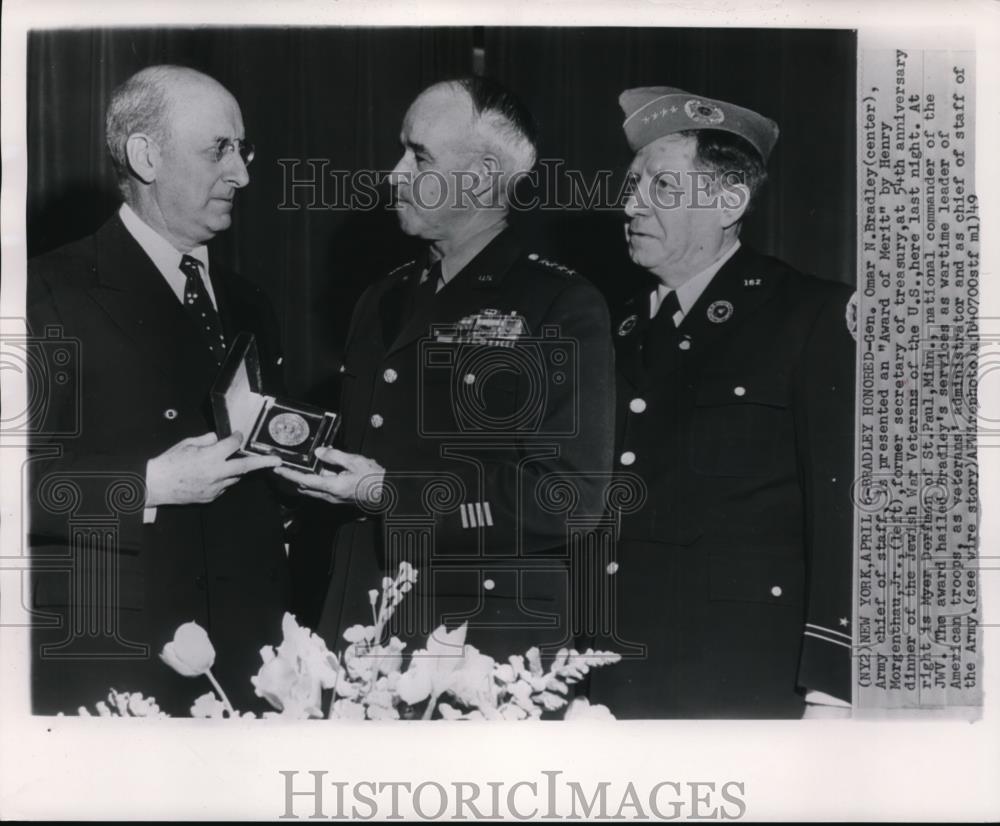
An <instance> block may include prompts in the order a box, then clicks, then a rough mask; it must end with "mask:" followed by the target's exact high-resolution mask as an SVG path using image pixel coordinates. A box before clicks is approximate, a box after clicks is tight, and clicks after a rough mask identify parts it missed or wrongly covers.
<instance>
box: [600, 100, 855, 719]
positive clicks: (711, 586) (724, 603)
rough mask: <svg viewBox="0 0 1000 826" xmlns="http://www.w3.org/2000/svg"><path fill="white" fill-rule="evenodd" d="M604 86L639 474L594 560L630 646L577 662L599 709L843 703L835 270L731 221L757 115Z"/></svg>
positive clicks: (839, 342) (847, 441)
mask: <svg viewBox="0 0 1000 826" xmlns="http://www.w3.org/2000/svg"><path fill="white" fill-rule="evenodd" d="M619 100H620V103H621V106H622V108H623V109H624V112H625V123H624V128H625V136H626V138H627V140H628V143H629V146H630V148H631V149H632V150H633V151H634V152H635V158H634V160H633V162H632V165H631V169H630V175H631V179H632V184H633V187H632V191H631V194H630V196H629V198H628V201H627V202H626V206H625V215H626V218H627V227H626V238H627V241H628V246H629V253H630V256H631V258H632V260H633V261H634V262H635V263H636V264H638V265H640V266H641V267H643V268H645V269H646V270H648V271H649V272H650V273H651V274H652V275H653V276H655V279H656V288H655V289H653V290H652V291H651V292H650V291H649V290H647V291H645V292H643V293H642V294H640V295H638V296H635V297H634V298H633V299H632V300H631V301H629V302H627V303H626V305H625V306H624V307H623V308H621V309H620V310H619V311H618V313H617V314H616V315H615V316H614V317H613V324H612V327H613V330H614V338H615V341H616V346H617V365H618V377H617V383H618V391H617V399H616V463H617V464H618V466H619V468H620V469H621V470H622V471H628V472H631V473H634V474H638V475H639V476H640V477H641V478H642V480H643V481H644V483H645V486H646V489H647V496H646V500H645V504H644V505H643V507H642V508H641V509H639V510H638V511H636V512H634V513H631V514H623V516H622V527H621V535H620V540H619V544H618V548H617V551H616V553H617V557H616V562H617V563H618V564H617V566H615V565H612V566H610V567H609V569H608V571H609V573H608V576H612V577H613V582H612V583H609V585H610V586H611V587H613V588H614V590H615V593H617V594H618V597H617V608H616V613H615V622H616V625H615V634H616V636H617V639H618V642H619V648H621V643H623V642H633V643H637V644H641V645H643V646H645V653H644V655H643V656H642V657H636V658H630V659H627V660H625V661H623V662H622V663H620V664H619V665H616V666H615V667H614V668H609V669H603V670H601V671H598V672H595V674H594V675H593V677H592V684H591V696H592V699H593V700H594V701H596V702H601V703H606V704H607V705H608V706H609V707H610V708H612V709H613V711H614V713H615V714H616V715H617V716H619V717H736V718H746V717H764V718H778V717H785V718H795V717H800V716H802V715H803V713H804V710H805V709H806V708H807V707H808V708H810V709H815V710H819V709H820V707H825V708H827V709H828V708H830V707H831V706H838V705H839V706H841V707H844V706H846V704H847V703H846V701H849V700H850V697H851V691H850V672H851V647H850V645H851V638H852V624H851V571H852V535H853V534H852V524H853V511H852V504H851V482H852V479H853V478H854V473H853V413H854V342H853V339H852V335H851V332H850V331H849V329H848V325H847V322H846V319H845V313H846V308H847V305H848V301H849V298H850V295H851V290H850V288H848V287H847V286H846V285H842V284H835V283H831V282H828V281H822V280H819V279H817V278H814V277H811V276H808V275H804V274H802V273H800V272H797V271H795V270H794V269H792V268H791V267H789V266H787V265H786V264H783V263H782V262H780V261H777V260H775V259H773V258H769V257H765V256H763V255H760V254H758V253H756V252H754V251H752V250H750V249H748V248H747V246H746V245H743V244H741V243H740V237H739V236H740V225H741V222H742V219H743V217H744V215H745V214H746V212H747V210H748V209H749V208H750V207H751V206H752V204H753V201H754V198H755V196H756V194H757V192H758V190H759V188H760V186H761V185H762V184H763V182H764V179H765V177H766V171H765V166H766V163H767V160H768V157H769V155H770V154H771V151H772V149H773V148H774V145H775V142H776V141H777V139H778V126H777V124H775V123H774V121H771V120H769V119H768V118H766V117H764V116H762V115H759V114H757V113H756V112H752V111H750V110H748V109H744V108H742V107H740V106H736V105H734V104H731V103H727V102H724V101H719V100H711V99H709V98H706V97H703V96H701V95H696V94H691V93H688V92H685V91H682V90H680V89H672V88H666V87H655V88H641V89H630V90H628V91H626V92H624V93H623V94H622V95H621V97H620V99H619ZM611 571H614V573H613V574H611V573H610V572H611ZM807 701H808V704H809V705H808V706H807ZM810 713H813V712H812V711H811V712H810ZM842 713H844V714H846V713H847V712H846V711H845V712H842Z"/></svg>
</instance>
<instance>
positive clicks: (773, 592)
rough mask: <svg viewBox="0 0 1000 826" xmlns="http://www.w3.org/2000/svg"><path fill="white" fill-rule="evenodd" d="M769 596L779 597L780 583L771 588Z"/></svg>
mask: <svg viewBox="0 0 1000 826" xmlns="http://www.w3.org/2000/svg"><path fill="white" fill-rule="evenodd" d="M771 596H772V597H780V596H781V586H780V585H775V586H774V587H772V588H771Z"/></svg>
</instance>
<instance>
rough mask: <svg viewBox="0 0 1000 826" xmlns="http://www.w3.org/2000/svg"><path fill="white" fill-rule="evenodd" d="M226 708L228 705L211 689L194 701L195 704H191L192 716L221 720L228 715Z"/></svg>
mask: <svg viewBox="0 0 1000 826" xmlns="http://www.w3.org/2000/svg"><path fill="white" fill-rule="evenodd" d="M225 710H226V707H225V706H224V705H223V703H222V701H221V700H220V699H219V698H218V697H216V696H215V693H214V692H212V691H209V692H208V693H207V694H202V695H201V696H200V697H199V698H198V699H197V700H195V701H194V705H192V706H191V716H192V717H203V718H208V719H213V720H221V719H222V718H223V717H225V716H226V715H225Z"/></svg>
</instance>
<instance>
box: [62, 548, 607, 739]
mask: <svg viewBox="0 0 1000 826" xmlns="http://www.w3.org/2000/svg"><path fill="white" fill-rule="evenodd" d="M416 581H417V572H416V570H415V569H414V568H413V567H412V566H411V565H409V564H408V563H405V562H404V563H402V564H401V565H400V566H399V571H398V573H397V575H396V576H395V578H393V577H386V578H385V579H383V581H382V588H381V592H380V591H379V590H376V589H373V590H371V591H369V592H368V597H369V603H370V605H371V610H372V624H371V625H354V626H352V627H351V628H349V629H347V631H345V632H344V639H345V641H346V642H347V646H346V648H344V650H343V651H342V652H341V653H335V652H332V651H330V650H329V648H327V645H326V642H325V641H324V640H323V639H322V638H321V637H320V636H319V635H318V634H314V633H313V632H312V631H310V630H309V629H308V628H303V627H301V626H300V625H299V624H298V623H297V622H296V620H295V617H293V616H292V615H291V614H287V613H286V614H285V616H284V619H283V620H282V624H281V630H282V635H283V639H282V641H281V643H280V644H279V645H277V646H271V645H265V646H264V647H263V648H262V649H261V652H260V653H261V660H262V664H261V667H260V670H259V671H258V672H257V674H256V675H255V676H253V677H251V678H250V681H251V683H252V684H253V686H254V690H255V693H256V694H257V696H258V697H261V698H263V699H265V700H267V702H268V703H269V704H270V705H271V706H272V707H273V708H274V711H270V712H265V713H264V715H263V716H264V717H284V718H292V719H306V718H328V719H348V720H399V719H421V720H429V719H432V718H443V719H446V720H526V719H538V718H541V717H543V716H548V717H555V716H560V715H561V716H562V717H563V719H567V720H570V719H579V718H583V717H589V718H594V717H603V718H607V719H613V715H612V714H611V712H610V710H609V709H607V708H606V707H605V706H599V705H598V706H591V705H590V704H589V702H588V700H587V699H586V698H575V699H572V700H570V693H571V692H570V686H572V685H573V684H574V683H577V682H579V681H580V680H581V679H582V678H583V677H584V675H585V674H586V673H587V672H588V671H589V670H590V669H591V668H597V667H600V666H606V665H610V664H612V663H616V662H618V661H619V660H620V659H621V657H620V655H618V654H615V653H613V652H609V651H592V650H589V649H588V650H587V651H585V652H583V653H579V652H577V651H575V650H569V649H562V650H560V651H559V652H558V653H557V654H556V656H555V658H554V659H553V661H552V662H551V663H550V664H549V665H548V667H547V668H545V667H543V665H542V660H541V656H540V653H539V650H538V649H537V648H531V649H529V650H528V651H527V652H526V653H525V654H524V655H514V656H510V657H508V658H507V660H506V662H497V661H496V660H494V659H493V658H492V657H490V656H488V655H486V654H483V653H481V652H479V651H478V650H477V649H476V648H475V647H474V646H472V645H468V644H466V642H465V635H466V626H465V624H463V625H461V626H459V627H458V628H455V629H454V630H451V631H449V630H447V629H446V627H445V626H443V625H442V626H440V627H439V628H437V629H436V630H435V631H434V632H433V633H432V634H431V635H430V636H429V637H428V638H427V642H426V644H425V647H424V648H423V649H420V650H417V651H413V652H412V653H410V654H408V655H406V654H405V651H404V649H405V648H406V644H405V643H403V642H401V641H400V640H399V639H398V638H397V637H389V638H388V639H386V633H385V627H386V624H387V623H388V621H389V619H390V618H391V617H392V615H393V613H394V612H395V611H396V608H397V607H398V606H399V604H400V602H401V601H402V600H403V598H404V597H405V596H406V594H407V593H409V592H410V591H411V590H412V588H413V586H414V584H415V583H416ZM160 657H161V659H162V660H163V661H164V662H165V663H166V664H167V665H169V666H170V667H171V668H173V669H174V670H175V671H177V672H178V673H179V674H182V675H184V676H186V677H201V676H204V677H206V678H207V679H208V680H209V682H210V683H211V686H212V690H211V691H210V692H208V693H206V694H203V695H202V696H200V697H199V698H198V699H197V700H196V701H195V703H194V704H193V705H192V706H191V716H192V717H203V718H216V719H236V718H247V717H254V716H255V715H254V714H253V713H252V712H243V713H241V712H239V711H238V710H236V709H234V708H233V706H232V705H231V704H230V702H229V700H228V698H227V697H226V694H225V692H224V691H223V688H222V686H221V685H219V683H218V681H217V680H216V679H215V677H214V675H213V674H212V666H213V664H214V662H215V649H214V648H213V647H212V643H211V640H210V639H209V637H208V634H207V633H206V632H205V630H204V629H203V628H202V627H201V626H199V625H198V624H197V623H194V622H188V623H185V624H184V625H182V626H180V627H179V628H178V629H177V631H176V633H175V635H174V639H173V641H172V642H169V643H167V645H165V646H164V648H163V651H162V652H161V654H160ZM96 707H97V713H98V714H99V715H101V716H120V717H124V716H166V715H164V714H163V713H162V712H160V710H159V708H158V706H157V705H156V701H155V698H152V697H149V698H144V697H143V696H142V695H141V694H128V693H120V692H117V691H115V690H114V689H112V690H111V692H110V693H109V695H108V700H107V701H106V702H100V703H98V704H97V706H96ZM79 713H80V714H90V712H89V711H88V710H87V709H86V708H84V707H81V708H80V709H79Z"/></svg>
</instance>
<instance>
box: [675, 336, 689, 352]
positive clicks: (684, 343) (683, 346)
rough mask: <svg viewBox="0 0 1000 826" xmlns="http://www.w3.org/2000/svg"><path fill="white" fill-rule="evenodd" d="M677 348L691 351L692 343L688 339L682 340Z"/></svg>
mask: <svg viewBox="0 0 1000 826" xmlns="http://www.w3.org/2000/svg"><path fill="white" fill-rule="evenodd" d="M677 346H678V347H680V348H681V349H682V350H690V349H691V342H690V341H689V340H688V339H686V338H685V339H681V341H679V342H678V343H677Z"/></svg>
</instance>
